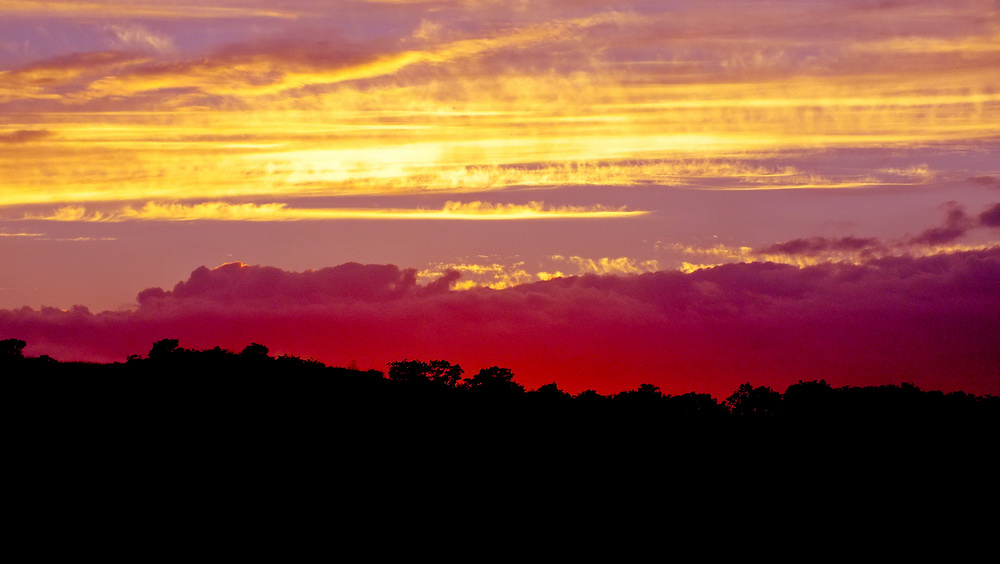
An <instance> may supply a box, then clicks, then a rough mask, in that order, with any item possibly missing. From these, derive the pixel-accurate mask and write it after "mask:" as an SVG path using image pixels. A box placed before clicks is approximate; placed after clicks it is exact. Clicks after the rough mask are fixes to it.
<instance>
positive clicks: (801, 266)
mask: <svg viewBox="0 0 1000 564" xmlns="http://www.w3.org/2000/svg"><path fill="white" fill-rule="evenodd" d="M997 335H1000V2H997V1H994V0H951V1H947V2H944V1H923V0H883V1H873V0H872V1H870V0H857V1H852V0H836V1H834V0H829V1H827V0H773V1H766V2H765V1H747V0H740V1H730V0H718V1H715V2H697V1H695V0H655V1H654V0H646V1H632V2H628V1H625V2H605V1H600V2H598V1H594V0H537V1H531V0H505V1H503V2H501V1H493V0H340V1H338V0H290V1H282V2H275V1H265V0H256V1H255V0H222V1H216V2H211V3H206V2H193V1H190V0H158V1H156V2H152V1H147V0H130V1H124V0H122V1H112V0H91V1H79V2H68V1H36V0H0V338H21V339H24V340H25V341H27V342H28V347H27V348H26V349H25V352H26V354H29V355H40V354H48V355H50V356H53V357H54V358H57V359H60V360H91V361H100V362H110V361H121V360H124V358H125V357H126V356H128V355H129V354H145V353H146V352H148V350H149V347H150V345H151V343H152V342H154V341H156V340H159V339H162V338H178V339H179V340H180V342H181V346H184V347H189V348H203V347H212V346H215V345H220V346H223V347H225V348H231V349H235V350H239V349H241V348H242V347H243V346H245V345H247V344H249V343H250V342H259V343H262V344H265V345H267V346H269V347H270V348H271V350H272V353H274V354H294V355H297V356H302V357H306V358H309V357H312V358H316V359H318V360H322V361H324V362H327V363H330V364H336V365H348V364H350V365H356V366H358V367H360V368H364V369H367V368H375V369H379V370H384V369H385V365H386V363H387V362H391V361H396V360H402V359H404V358H409V359H414V358H416V359H423V360H430V359H436V358H443V359H447V360H450V361H452V362H457V363H460V364H461V365H462V366H463V368H465V369H466V372H467V373H469V374H474V373H475V372H476V371H478V369H480V368H485V367H488V366H492V365H499V366H505V367H509V368H511V369H512V370H513V372H514V373H515V377H516V378H517V379H518V381H520V382H522V383H523V384H524V385H525V386H526V387H528V388H529V389H531V388H533V387H537V386H540V385H542V384H546V383H549V382H552V381H556V382H557V383H558V384H559V385H560V387H561V388H562V389H565V390H567V391H570V392H571V393H578V392H579V391H582V390H584V389H596V390H598V391H599V392H601V393H613V392H617V391H621V390H624V389H634V388H635V387H636V386H637V385H638V384H640V383H646V382H649V383H653V384H655V385H658V386H660V387H661V389H662V390H663V391H664V392H667V393H685V392H688V391H698V392H706V393H712V394H713V395H716V396H718V397H725V396H726V395H728V392H731V391H733V390H735V388H736V387H738V386H739V384H741V383H743V382H746V381H751V382H753V383H754V384H755V385H767V386H771V387H773V388H775V389H777V390H779V391H783V390H784V388H785V387H787V386H788V385H789V384H792V383H795V382H797V381H798V380H813V379H820V378H824V379H826V380H827V381H828V382H831V383H832V384H834V385H875V384H898V383H900V382H902V381H908V382H914V383H916V384H917V385H919V386H921V387H922V388H926V389H940V390H944V391H954V390H964V391H967V392H970V393H979V394H987V393H988V394H994V395H996V394H1000V353H998V352H997V351H998V350H1000V338H998V337H997Z"/></svg>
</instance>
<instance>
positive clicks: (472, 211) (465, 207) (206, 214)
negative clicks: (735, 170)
mask: <svg viewBox="0 0 1000 564" xmlns="http://www.w3.org/2000/svg"><path fill="white" fill-rule="evenodd" d="M647 213H649V212H647V211H629V210H625V209H623V208H617V209H612V208H606V207H602V206H588V207H583V206H555V207H545V205H544V204H543V203H541V202H530V203H528V204H524V205H521V204H491V203H487V202H479V201H474V202H467V203H461V202H447V203H446V204H445V206H444V207H443V208H442V209H439V210H426V209H399V208H289V207H287V204H283V203H270V204H252V203H246V204H230V203H226V202H205V203H200V204H191V205H187V204H178V203H159V202H148V203H146V204H145V205H143V206H142V207H141V208H134V207H131V206H124V207H122V208H120V209H117V210H114V211H110V212H101V211H93V212H88V211H87V209H86V208H85V207H82V206H63V207H60V208H59V209H57V210H55V212H53V213H50V214H28V215H26V216H25V219H30V220H44V221H64V222H124V221H197V220H211V221H302V220H329V219H422V220H466V221H484V220H485V221H496V220H500V221H502V220H535V219H596V218H623V217H633V216H638V215H644V214H647Z"/></svg>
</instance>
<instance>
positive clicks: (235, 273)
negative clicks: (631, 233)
mask: <svg viewBox="0 0 1000 564" xmlns="http://www.w3.org/2000/svg"><path fill="white" fill-rule="evenodd" d="M457 278H458V274H457V273H448V274H446V275H445V276H444V277H442V278H441V279H439V280H437V281H435V282H434V283H432V284H430V285H427V286H421V285H418V284H417V283H416V273H415V271H414V270H410V269H400V268H398V267H396V266H393V265H361V264H356V263H349V264H343V265H340V266H337V267H332V268H324V269H321V270H315V271H306V272H287V271H283V270H280V269H277V268H273V267H266V266H245V265H240V264H238V263H235V264H227V265H223V266H221V267H218V268H215V269H207V268H204V267H203V268H199V269H198V270H196V271H194V272H193V273H192V274H191V276H190V278H189V279H188V280H186V281H184V282H180V283H178V284H177V285H176V286H175V287H174V288H173V289H172V290H163V289H160V288H153V289H148V290H144V291H143V292H141V293H140V294H139V296H138V302H139V307H138V308H137V310H135V311H132V312H130V311H119V312H110V311H109V312H102V313H92V312H90V311H88V310H87V309H86V308H83V307H77V308H74V309H71V310H69V311H63V310H57V309H52V308H42V309H41V310H33V309H30V308H23V309H20V310H0V338H10V337H16V338H21V339H24V340H26V341H27V342H28V344H29V347H28V349H27V350H26V351H25V352H26V354H31V355H39V354H49V355H51V356H53V357H55V358H57V359H60V360H78V359H85V360H97V361H123V360H124V359H125V358H126V357H127V356H128V355H129V354H134V353H138V354H145V353H146V352H147V351H148V350H149V347H150V345H151V343H153V342H154V341H156V340H159V339H162V338H177V339H180V341H181V345H182V346H185V347H189V348H208V347H212V346H216V345H219V346H222V347H224V348H229V349H233V350H240V349H242V347H243V346H245V345H247V344H249V343H250V342H259V343H264V344H266V345H267V346H269V347H271V350H272V352H275V353H278V354H280V353H288V354H294V355H298V356H303V357H314V358H316V359H318V360H322V361H324V362H327V363H329V364H340V365H346V364H348V363H350V362H351V361H357V363H358V364H359V366H360V367H361V368H369V367H375V368H379V369H384V367H385V363H386V362H389V361H394V360H401V359H404V358H411V359H412V358H418V359H424V360H429V359H433V358H443V359H447V360H450V361H452V362H457V363H460V364H462V366H463V367H464V368H466V370H467V371H468V372H474V371H476V370H478V369H479V368H483V367H487V366H492V365H500V366H505V367H509V368H511V369H513V370H514V372H515V374H516V376H517V379H518V380H519V381H520V382H521V383H522V384H524V385H525V386H526V387H528V388H534V387H537V386H539V385H542V384H545V383H548V382H551V381H553V380H554V381H556V382H558V383H559V385H560V387H562V388H564V389H566V390H568V391H571V392H578V391H581V390H583V389H586V388H594V389H597V390H598V391H600V392H602V393H613V392H617V391H621V390H625V389H633V388H635V387H636V386H637V385H638V384H640V383H643V382H650V383H653V384H656V385H659V386H661V388H663V390H664V392H667V393H685V392H688V391H698V392H708V393H711V394H713V395H715V396H716V397H725V395H728V394H729V393H730V392H732V390H734V389H735V388H736V387H737V386H739V384H741V383H743V382H746V381H748V380H749V381H752V382H753V383H754V384H756V385H767V386H771V387H774V388H775V389H779V390H784V388H785V387H786V386H787V385H789V384H792V383H794V382H797V381H798V380H800V379H802V380H812V379H820V378H825V379H827V381H829V382H830V383H831V384H833V385H872V384H882V383H886V384H890V383H891V384H898V383H900V382H903V381H908V382H913V383H915V384H917V385H918V386H920V387H921V388H925V389H940V390H944V391H952V390H964V391H966V392H970V393H976V394H992V395H997V394H1000V247H997V248H993V249H989V250H984V251H974V252H962V253H954V254H939V255H935V256H930V257H924V258H913V257H894V258H882V259H876V260H872V261H870V262H868V263H866V264H863V265H850V264H838V263H831V264H823V265H820V266H814V267H809V268H802V269H799V268H796V267H792V266H788V265H780V264H774V263H747V264H730V265H724V266H719V267H716V268H711V269H705V270H699V271H696V272H693V273H690V274H682V273H679V272H658V273H649V274H643V275H638V276H628V277H616V276H590V275H588V276H580V277H572V278H564V279H556V280H550V281H547V282H538V283H533V284H526V285H522V286H518V287H515V288H510V289H506V290H499V291H498V290H487V289H479V290H471V291H453V290H450V289H449V286H450V284H451V283H452V282H453V281H454V280H455V279H457Z"/></svg>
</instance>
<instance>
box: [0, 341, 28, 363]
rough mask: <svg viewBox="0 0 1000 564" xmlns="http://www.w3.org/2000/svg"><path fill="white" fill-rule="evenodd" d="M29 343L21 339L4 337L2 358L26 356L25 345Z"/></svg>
mask: <svg viewBox="0 0 1000 564" xmlns="http://www.w3.org/2000/svg"><path fill="white" fill-rule="evenodd" d="M27 345H28V343H26V342H24V341H22V340H21V339H4V340H2V341H0V360H10V359H15V358H17V359H20V358H24V347H26V346H27Z"/></svg>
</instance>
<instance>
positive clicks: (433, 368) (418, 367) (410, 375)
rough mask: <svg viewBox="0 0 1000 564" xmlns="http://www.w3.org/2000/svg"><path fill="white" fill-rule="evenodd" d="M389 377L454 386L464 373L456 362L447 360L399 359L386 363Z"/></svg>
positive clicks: (404, 380) (405, 380) (448, 386)
mask: <svg viewBox="0 0 1000 564" xmlns="http://www.w3.org/2000/svg"><path fill="white" fill-rule="evenodd" d="M388 366H389V379H390V380H394V381H396V382H410V383H431V384H436V385H438V386H442V387H447V388H455V387H457V386H458V385H459V384H460V383H461V380H462V374H464V373H465V371H464V370H462V367H461V366H460V365H458V364H452V363H450V362H448V361H447V360H432V361H430V362H423V361H420V360H405V359H404V360H401V361H397V362H390V363H388Z"/></svg>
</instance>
